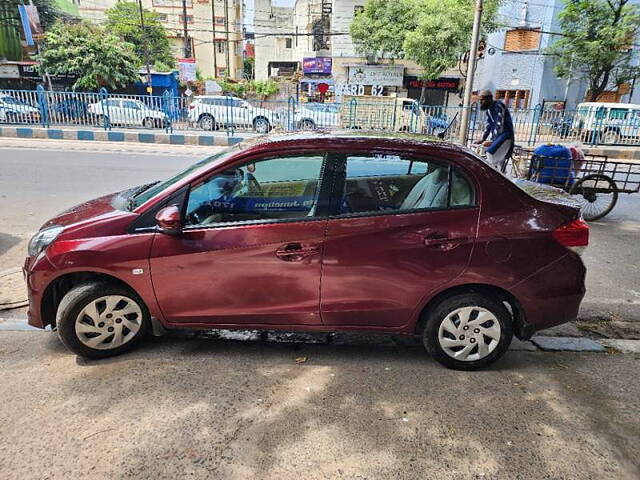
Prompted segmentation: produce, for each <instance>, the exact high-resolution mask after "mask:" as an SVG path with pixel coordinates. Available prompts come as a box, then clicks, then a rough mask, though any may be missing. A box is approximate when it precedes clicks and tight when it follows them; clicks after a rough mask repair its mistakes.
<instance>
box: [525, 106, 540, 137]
mask: <svg viewBox="0 0 640 480" xmlns="http://www.w3.org/2000/svg"><path fill="white" fill-rule="evenodd" d="M541 110H542V106H541V105H536V106H535V107H534V108H533V118H532V119H531V130H530V132H529V140H528V141H527V144H528V145H533V144H535V142H536V136H537V135H538V126H539V122H540V111H541Z"/></svg>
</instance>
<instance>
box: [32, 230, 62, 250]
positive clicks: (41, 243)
mask: <svg viewBox="0 0 640 480" xmlns="http://www.w3.org/2000/svg"><path fill="white" fill-rule="evenodd" d="M63 229H64V227H61V226H59V225H53V226H51V227H47V228H45V229H43V230H40V231H39V232H38V233H36V234H35V235H34V236H33V237H32V238H31V240H30V241H29V248H28V249H27V253H28V254H29V256H30V257H35V256H37V255H38V254H39V253H40V252H42V251H43V250H44V249H45V248H47V247H48V246H49V245H51V243H52V242H53V241H54V240H55V239H56V237H57V236H58V235H60V232H62V230H63Z"/></svg>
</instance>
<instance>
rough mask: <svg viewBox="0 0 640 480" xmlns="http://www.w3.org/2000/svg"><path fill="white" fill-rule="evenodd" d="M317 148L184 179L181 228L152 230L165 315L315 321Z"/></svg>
mask: <svg viewBox="0 0 640 480" xmlns="http://www.w3.org/2000/svg"><path fill="white" fill-rule="evenodd" d="M324 164H325V155H324V154H321V153H312V154H299V155H294V154H292V155H285V156H282V155H281V156H278V155H275V156H274V155H271V156H269V157H267V158H261V159H260V160H259V161H256V160H252V161H250V162H244V163H242V164H241V165H237V166H233V167H227V168H226V169H225V170H223V171H217V172H216V173H215V174H214V175H212V176H210V177H209V178H206V179H203V180H202V181H200V182H198V183H197V184H195V185H193V186H192V189H191V192H190V194H189V198H188V200H187V203H186V206H185V210H184V211H185V217H186V218H185V228H184V231H183V232H182V234H181V235H178V236H168V235H162V234H159V235H157V236H156V239H155V240H154V244H153V247H152V254H151V270H152V276H153V283H154V288H155V291H156V296H157V299H158V302H159V305H160V308H161V309H162V312H163V315H164V316H165V318H166V319H167V320H168V321H169V322H173V323H182V324H188V323H191V324H200V323H212V324H218V325H245V326H246V325H251V324H253V325H269V324H271V325H296V324H306V325H315V324H320V323H321V322H320V312H319V305H320V265H321V254H322V242H323V238H324V231H325V227H326V212H323V208H324V207H323V204H324V203H323V199H325V198H327V196H328V191H326V187H325V186H324V185H325V183H326V182H324V181H322V175H323V172H324Z"/></svg>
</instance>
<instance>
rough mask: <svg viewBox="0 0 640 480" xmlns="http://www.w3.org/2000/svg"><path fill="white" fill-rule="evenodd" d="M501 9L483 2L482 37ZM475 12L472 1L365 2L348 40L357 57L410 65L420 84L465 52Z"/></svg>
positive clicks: (490, 0)
mask: <svg viewBox="0 0 640 480" xmlns="http://www.w3.org/2000/svg"><path fill="white" fill-rule="evenodd" d="M499 4H500V0H487V1H486V2H485V4H484V12H483V17H482V22H483V23H482V26H483V34H486V33H488V32H491V31H493V30H495V28H496V27H497V23H496V20H495V17H496V13H497V11H498V6H499ZM474 11H475V0H394V1H392V2H388V1H386V0H367V3H366V4H365V6H364V10H363V11H362V12H360V13H358V14H357V15H356V17H355V19H354V21H353V22H352V23H351V37H352V38H353V41H354V42H355V43H356V48H357V50H358V51H359V52H360V53H361V54H364V55H367V56H369V55H374V54H382V55H383V56H385V55H388V56H390V57H391V58H392V59H393V58H406V59H409V60H413V61H414V62H416V63H417V64H418V65H420V67H422V74H421V75H420V76H421V78H422V79H423V80H433V79H436V78H438V77H439V76H440V75H441V74H442V73H443V72H444V71H445V70H447V69H449V68H452V67H454V66H455V65H456V64H457V63H458V61H459V59H460V56H461V55H462V54H464V53H465V52H467V51H468V50H469V44H470V42H471V30H472V27H473V14H474ZM423 94H424V89H423Z"/></svg>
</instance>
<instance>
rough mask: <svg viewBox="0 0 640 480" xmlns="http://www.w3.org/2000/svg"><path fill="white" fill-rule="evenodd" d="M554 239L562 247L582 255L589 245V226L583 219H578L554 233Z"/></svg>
mask: <svg viewBox="0 0 640 480" xmlns="http://www.w3.org/2000/svg"><path fill="white" fill-rule="evenodd" d="M553 238H554V240H555V241H556V242H558V243H559V244H560V245H564V246H565V247H567V248H569V249H571V250H573V251H574V252H576V253H577V254H579V255H581V254H582V252H584V249H585V248H587V245H589V225H587V222H585V221H584V220H583V219H582V218H577V219H575V220H573V221H572V222H569V223H566V224H564V225H562V226H560V227H558V228H556V229H555V230H554V231H553Z"/></svg>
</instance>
